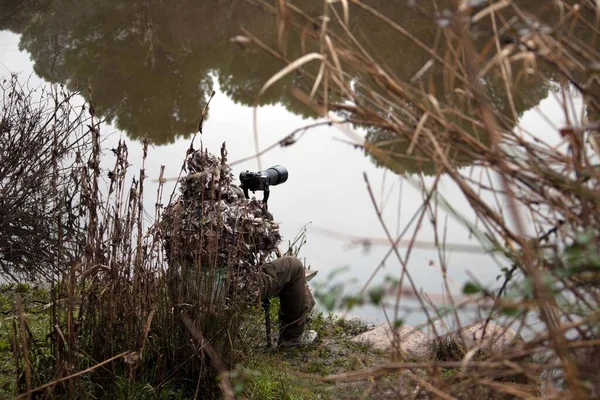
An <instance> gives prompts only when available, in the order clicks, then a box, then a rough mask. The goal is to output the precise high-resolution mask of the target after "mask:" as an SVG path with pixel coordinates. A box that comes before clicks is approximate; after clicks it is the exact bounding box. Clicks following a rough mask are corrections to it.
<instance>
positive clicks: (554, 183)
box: [242, 0, 600, 398]
mask: <svg viewBox="0 0 600 400" xmlns="http://www.w3.org/2000/svg"><path fill="white" fill-rule="evenodd" d="M249 1H250V0H249ZM250 2H251V3H254V4H258V5H260V6H261V7H262V8H263V9H265V10H267V12H271V13H272V14H273V15H275V16H277V19H276V21H277V23H278V24H279V25H280V26H279V29H278V32H279V37H278V38H277V39H278V40H277V43H279V44H280V46H284V44H285V43H288V37H287V36H286V35H289V32H290V31H296V32H297V33H298V36H299V37H301V40H302V46H303V47H302V48H303V49H305V51H306V52H305V54H304V55H302V56H301V57H300V58H298V59H295V60H288V59H287V58H286V53H285V51H284V50H285V49H284V47H280V48H270V47H268V46H267V45H266V44H265V43H267V42H271V40H270V39H272V38H259V37H256V36H254V35H253V34H252V32H250V31H248V30H245V29H244V28H243V27H242V32H243V33H244V34H245V35H246V36H247V37H248V38H249V40H251V41H252V42H254V44H255V45H257V46H259V47H261V48H263V49H264V50H265V51H268V52H269V53H270V54H272V55H273V56H274V57H276V58H278V59H280V60H281V61H282V62H283V63H284V65H285V66H284V67H283V68H282V70H281V71H280V72H279V73H278V74H276V75H275V76H273V78H272V79H270V80H269V81H268V82H266V83H265V86H264V87H263V89H262V90H261V92H260V94H262V93H264V92H265V91H266V90H267V89H268V87H270V86H271V85H273V84H274V83H275V82H276V81H277V80H279V79H281V78H282V77H283V76H285V75H287V74H290V73H296V74H298V75H300V76H301V77H303V79H304V83H305V86H306V87H311V88H312V90H310V92H305V91H302V90H301V89H293V90H292V95H294V96H295V97H296V98H297V99H298V100H300V101H302V102H304V103H305V104H306V105H308V106H310V107H311V108H312V109H313V110H314V112H315V113H316V114H318V115H319V116H320V117H322V118H323V119H325V121H328V122H331V123H333V124H335V125H337V126H338V127H339V128H340V129H342V130H344V132H346V133H348V134H349V136H350V138H352V139H353V140H354V142H353V143H352V145H354V146H361V147H363V148H364V150H365V152H367V153H368V154H369V155H371V156H372V157H373V158H374V159H376V160H377V161H378V162H379V163H380V164H382V165H386V166H389V167H390V169H393V170H396V171H398V168H397V166H398V164H400V165H401V164H402V162H406V163H413V164H414V163H416V165H417V168H416V169H417V170H419V171H422V172H427V173H428V174H430V175H431V174H432V175H433V177H434V179H433V183H431V184H429V183H426V181H425V178H424V176H423V175H420V174H417V175H416V176H411V175H409V174H405V175H404V178H405V181H407V182H409V183H411V184H413V185H414V186H415V187H417V188H419V189H420V190H421V191H422V197H423V204H422V206H421V207H420V209H419V211H418V213H417V215H415V218H414V220H415V221H416V224H417V225H421V224H424V223H427V221H430V223H431V224H432V225H433V228H434V231H435V232H436V238H435V242H436V243H439V244H440V246H439V247H438V250H439V265H440V266H441V267H440V268H441V272H442V273H444V276H445V273H446V271H447V268H448V266H447V265H446V263H445V260H446V256H445V249H444V246H443V243H444V242H445V236H444V229H445V228H444V224H443V220H442V219H441V217H440V214H441V213H442V212H446V213H448V214H449V215H450V216H452V217H455V218H456V219H457V220H458V221H460V222H461V223H463V224H464V225H465V226H467V227H468V228H469V229H470V230H472V231H473V233H474V234H475V236H476V237H477V238H478V239H479V240H480V241H481V244H482V245H483V246H484V247H485V248H488V249H490V250H492V251H494V252H497V253H499V254H501V255H502V256H503V258H504V260H508V261H507V264H508V267H507V268H506V270H505V271H504V273H505V279H504V283H503V284H501V285H500V286H498V287H494V288H483V287H480V286H478V284H477V283H476V282H475V283H473V284H472V285H470V286H469V287H468V288H466V292H467V294H469V295H471V298H470V299H469V300H467V301H463V302H462V303H460V304H459V303H458V302H456V301H454V300H452V299H451V300H450V302H451V304H452V306H453V308H454V311H452V312H451V314H450V315H452V316H454V319H455V321H454V322H455V323H456V325H457V326H459V327H460V326H461V325H462V324H461V320H460V318H459V317H458V313H456V310H457V309H460V308H462V307H468V306H475V307H476V308H478V309H479V313H480V315H482V319H483V321H485V324H486V325H487V323H488V322H487V321H490V320H497V319H499V318H502V317H503V318H504V319H508V320H509V322H511V323H512V326H513V327H517V330H523V329H526V328H528V327H530V324H531V321H533V320H540V321H542V322H543V325H544V328H543V329H541V330H540V329H539V328H538V329H537V332H538V334H537V335H536V336H535V337H534V339H533V340H532V341H531V342H530V343H528V344H527V345H525V347H524V348H523V349H521V350H519V351H515V352H513V353H505V354H501V355H499V356H498V355H497V356H495V358H493V359H491V360H489V361H487V362H486V361H481V362H479V363H470V364H469V374H468V375H469V378H468V379H466V378H465V377H464V375H461V379H459V380H458V381H455V382H453V384H452V385H449V386H448V385H446V384H442V383H440V382H442V380H440V374H441V371H442V368H440V367H436V363H432V364H430V366H431V368H428V369H426V371H427V376H426V377H425V378H424V379H425V381H426V383H420V385H421V387H422V388H423V389H424V390H423V392H424V393H425V392H427V393H429V394H430V395H431V396H433V397H436V396H442V394H441V393H445V394H444V395H443V396H442V397H447V398H449V397H452V396H457V397H461V396H462V395H461V393H462V394H464V393H469V391H468V390H467V389H466V388H474V387H486V388H488V389H489V390H490V391H492V392H499V393H504V394H505V395H507V396H509V397H523V398H525V397H530V396H538V395H542V394H543V395H545V396H552V395H553V393H554V394H556V390H563V389H564V388H562V387H558V388H555V387H553V384H552V383H548V384H547V385H546V388H545V389H543V390H542V389H540V388H541V387H542V386H543V385H542V383H541V376H542V375H543V374H542V372H543V371H542V370H544V368H546V373H550V374H551V375H552V374H558V375H562V376H564V387H565V388H567V389H564V390H566V391H567V394H568V395H570V396H572V397H573V398H591V397H594V396H597V395H599V394H600V392H599V390H600V386H599V385H600V382H599V381H598V379H597V377H596V376H595V375H594V374H593V373H590V371H597V368H598V363H597V359H596V358H595V357H594V356H593V354H595V353H596V352H597V348H598V318H599V317H600V314H599V313H598V311H597V310H598V294H599V293H598V285H599V283H600V281H599V276H600V275H599V274H598V268H599V266H600V263H599V260H600V258H598V256H599V255H600V254H599V253H598V251H597V248H598V241H599V234H600V224H599V222H600V221H599V220H598V216H600V202H599V201H598V199H599V198H600V197H599V196H600V192H598V187H600V186H599V184H600V171H599V169H598V168H597V165H598V155H599V152H600V147H599V146H598V140H597V134H598V126H599V125H598V124H599V123H598V119H597V118H598V110H599V106H600V102H599V97H598V96H599V92H598V82H597V71H598V68H597V67H598V63H599V62H600V53H599V51H598V49H599V47H598V39H599V37H598V33H599V26H598V18H597V16H598V15H599V12H600V11H599V10H598V9H597V4H596V3H595V2H592V1H584V2H581V3H578V4H574V3H573V2H568V1H556V2H552V3H550V2H547V4H545V5H544V7H541V8H537V9H536V8H535V7H533V8H532V7H530V8H528V4H527V2H524V3H523V4H521V3H520V2H515V1H510V0H509V1H483V2H466V1H465V2H442V1H440V2H435V1H434V2H414V4H413V2H406V3H402V4H398V5H397V6H398V7H413V8H414V9H415V10H416V11H417V12H418V13H420V15H422V17H423V20H424V23H426V24H431V26H437V34H436V35H435V38H436V39H435V43H424V42H422V41H421V40H420V39H419V37H418V35H417V34H413V33H412V32H411V31H410V29H409V28H406V27H404V26H402V25H400V24H398V23H396V22H395V21H393V20H390V19H389V18H388V17H387V16H386V15H385V14H384V13H383V12H380V11H379V9H378V8H377V7H376V6H371V5H370V4H373V2H367V1H361V0H340V1H325V2H324V6H323V9H322V13H321V15H320V16H319V18H315V16H314V15H312V16H309V13H307V12H304V11H303V7H302V5H301V3H295V2H294V3H292V2H277V3H276V6H273V5H271V4H269V3H268V2H265V1H260V0H252V1H250ZM380 5H381V4H380ZM313 14H314V13H313ZM367 19H368V20H369V21H370V25H369V24H367V23H365V26H366V27H367V28H369V27H373V26H377V28H378V29H380V30H384V29H387V30H388V33H389V31H391V32H392V33H393V35H396V37H397V38H398V39H400V38H401V39H402V40H403V41H402V43H405V42H406V41H408V42H409V43H410V46H411V47H412V48H414V49H416V50H415V51H419V52H421V53H424V54H426V55H427V61H426V62H425V63H424V64H423V65H421V66H419V68H416V69H415V70H414V75H413V76H412V78H411V79H402V78H399V77H398V76H397V75H396V74H395V71H394V70H393V69H391V68H390V67H389V66H388V65H387V64H386V59H385V58H383V57H380V54H374V53H372V52H371V51H370V48H371V47H370V46H369V44H368V42H366V39H364V36H363V35H361V31H360V29H361V28H360V25H361V21H365V20H367ZM475 31H477V32H478V34H477V35H475ZM393 35H392V34H388V35H387V36H385V37H387V38H393V37H394V36H393ZM290 37H291V36H290ZM389 45H390V46H395V45H396V44H395V43H393V42H392V41H391V42H390V43H389ZM407 62H408V60H407ZM532 80H533V81H539V82H546V83H548V82H552V87H553V89H552V90H551V91H550V95H551V96H553V97H555V98H556V99H557V101H558V102H559V104H561V105H562V108H563V112H564V119H565V123H564V125H562V126H558V127H555V128H554V129H548V130H545V131H541V132H528V131H526V130H525V129H524V128H523V127H522V126H521V125H520V122H519V119H520V116H521V114H522V112H523V111H524V110H523V108H522V106H519V105H520V104H523V103H526V100H523V99H522V98H521V97H523V96H526V95H527V93H526V92H524V91H520V90H519V88H520V87H521V86H523V85H528V84H529V85H531V84H532V83H531V82H532ZM260 94H259V95H260ZM578 101H579V102H582V103H583V105H582V106H576V105H575V104H576V103H577V102H578ZM347 122H349V123H350V124H352V125H349V124H348V123H347ZM351 126H355V127H359V128H362V129H364V130H366V131H367V132H368V135H367V140H366V141H365V140H362V137H360V135H358V134H357V133H354V132H353V131H352V128H351ZM376 134H377V135H379V136H380V137H384V138H385V140H379V141H375V142H373V141H370V140H369V137H370V136H369V135H376ZM255 135H257V136H256V137H258V132H255ZM286 139H289V138H286ZM292 139H293V138H292ZM292 142H293V141H292ZM257 143H258V139H257ZM281 144H282V145H286V144H288V143H287V142H286V140H283V141H282V142H281ZM257 153H258V148H257ZM468 164H470V165H471V166H470V167H469V168H459V166H461V165H468ZM400 172H402V171H400ZM442 177H444V179H449V180H451V181H452V182H453V183H454V184H456V186H457V187H458V188H459V189H460V191H461V192H462V194H463V195H464V196H465V198H466V199H467V201H468V203H469V205H470V207H471V208H472V210H474V212H475V214H476V220H475V221H467V220H465V219H463V218H462V216H461V215H460V213H459V212H457V211H456V210H454V208H453V207H452V206H451V204H450V203H449V201H447V200H446V199H444V197H443V194H442V193H441V191H440V190H438V189H439V187H438V185H439V183H440V181H441V178H442ZM365 180H366V184H367V188H368V190H369V193H370V195H371V198H372V200H373V206H374V207H375V208H376V211H377V212H378V214H379V215H380V216H381V213H382V210H380V209H379V208H378V201H377V200H376V198H375V195H374V194H373V191H372V189H371V185H370V183H369V181H368V178H367V177H366V176H365ZM501 204H503V206H501ZM380 223H381V225H382V228H383V229H384V231H385V233H386V235H387V238H388V240H389V244H390V245H391V246H390V252H391V253H392V255H393V256H395V257H396V258H397V260H398V262H399V263H400V264H401V265H402V266H403V268H402V272H401V274H400V276H398V277H397V278H398V279H397V282H398V283H397V284H398V288H399V289H400V290H395V293H397V296H396V299H395V300H396V305H399V304H400V303H401V302H403V301H405V300H407V299H408V300H417V301H418V302H419V304H420V305H421V308H422V312H423V313H425V314H426V315H427V318H428V321H429V322H428V323H429V324H430V325H431V326H432V328H433V329H435V326H434V321H435V320H436V319H438V318H439V317H440V316H439V315H432V314H431V311H430V310H431V308H430V307H428V306H429V301H428V299H427V298H426V297H425V296H423V295H422V294H419V290H418V288H417V287H416V285H415V283H414V281H413V278H412V276H411V273H410V272H409V268H407V267H408V265H410V255H411V248H412V246H410V245H409V246H408V248H407V249H405V250H402V252H401V251H400V249H399V248H398V247H397V246H395V243H396V242H397V241H399V240H404V241H406V240H408V241H409V242H410V241H411V240H412V241H415V240H416V237H412V238H406V237H396V236H395V235H392V233H391V231H390V229H389V228H388V226H386V223H385V221H384V220H383V218H380ZM415 232H416V230H415ZM415 235H416V233H415ZM505 265H506V264H505ZM406 285H408V286H410V288H409V290H405V289H404V286H406ZM446 286H447V287H446V289H448V292H450V287H449V285H448V283H446ZM509 291H510V292H511V297H507V296H506V294H507V292H509ZM406 293H408V294H406ZM395 317H396V316H390V319H391V320H393V319H394V318H395ZM540 354H545V356H546V357H548V358H547V360H550V359H551V360H552V363H553V364H554V365H553V366H552V368H554V370H553V371H552V372H549V368H550V361H547V362H545V363H542V364H541V365H538V366H537V367H536V368H534V369H532V368H530V367H529V366H528V365H526V362H530V361H531V359H532V358H531V357H540ZM457 357H458V359H459V360H461V359H462V361H463V362H467V361H468V357H467V355H465V354H462V355H459V356H457ZM469 357H471V356H469ZM544 364H545V365H544ZM463 366H464V365H463ZM382 368H384V370H385V371H386V372H389V371H392V370H393V371H397V370H401V369H406V368H410V366H407V365H406V364H402V365H389V366H386V367H382ZM486 368H487V369H486ZM489 368H493V370H494V373H493V374H491V373H490V372H489ZM515 373H519V374H521V375H522V374H523V373H525V375H527V376H528V378H529V383H530V384H523V385H520V386H519V385H518V384H517V383H515V382H509V383H507V382H503V381H502V380H498V379H499V378H500V377H501V376H505V377H509V376H512V375H514V374H515ZM373 374H374V372H373V371H365V372H364V375H363V377H364V376H369V375H373ZM357 376H359V375H358V374H357ZM492 376H493V377H494V379H495V380H491V377H492ZM332 379H335V377H332ZM465 379H466V380H465ZM440 390H441V391H442V392H440ZM469 390H470V389H469ZM419 393H421V391H419ZM474 393H475V392H473V393H472V394H473V396H475V394H474ZM480 395H481V393H479V394H478V395H477V396H480ZM416 397H418V396H416ZM463 397H464V396H463Z"/></svg>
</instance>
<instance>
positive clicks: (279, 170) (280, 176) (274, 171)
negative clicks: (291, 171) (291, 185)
mask: <svg viewBox="0 0 600 400" xmlns="http://www.w3.org/2000/svg"><path fill="white" fill-rule="evenodd" d="M263 174H264V175H265V176H266V177H267V179H268V180H269V185H272V186H275V185H279V184H281V183H284V182H285V181H287V179H288V171H287V169H285V168H284V167H283V166H281V165H275V166H273V167H271V168H268V169H266V170H265V171H263Z"/></svg>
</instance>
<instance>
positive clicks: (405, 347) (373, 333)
mask: <svg viewBox="0 0 600 400" xmlns="http://www.w3.org/2000/svg"><path fill="white" fill-rule="evenodd" d="M396 333H397V335H394V333H393V331H392V329H391V327H390V324H388V323H384V324H381V325H378V326H376V327H375V328H373V329H371V330H370V331H367V332H364V333H361V334H360V335H358V336H355V337H354V338H352V341H354V342H357V343H369V344H371V345H372V346H373V347H374V348H376V349H379V350H388V349H397V348H399V349H400V351H401V352H402V353H404V354H405V355H407V356H408V357H411V358H414V359H416V360H417V361H425V360H429V359H430V358H431V356H432V351H431V349H432V346H431V338H430V337H429V336H428V335H426V334H425V333H423V332H421V331H420V330H418V329H417V328H415V327H412V326H410V325H403V326H401V327H399V328H397V329H396Z"/></svg>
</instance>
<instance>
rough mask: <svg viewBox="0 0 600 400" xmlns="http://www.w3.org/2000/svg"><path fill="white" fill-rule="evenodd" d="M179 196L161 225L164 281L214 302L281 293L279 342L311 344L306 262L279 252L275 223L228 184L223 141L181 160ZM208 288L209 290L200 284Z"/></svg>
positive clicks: (247, 301) (251, 300)
mask: <svg viewBox="0 0 600 400" xmlns="http://www.w3.org/2000/svg"><path fill="white" fill-rule="evenodd" d="M186 167H187V171H188V175H187V176H186V177H184V178H183V179H182V180H181V187H180V196H179V198H178V199H177V200H176V201H174V202H173V203H171V204H170V205H169V206H167V208H166V209H165V212H164V214H163V220H162V226H163V231H164V232H165V251H166V254H167V258H168V260H169V276H170V279H174V280H178V281H179V282H180V283H181V284H183V286H185V287H186V292H187V293H191V292H190V291H193V292H194V294H195V295H198V294H203V293H204V294H205V293H210V294H209V295H203V296H204V297H203V298H202V299H200V300H199V301H203V302H208V303H210V304H215V305H216V306H217V307H230V306H232V305H235V306H251V305H252V304H257V303H258V302H263V303H264V302H268V300H269V299H271V298H272V297H279V299H280V309H279V339H278V344H279V345H281V346H285V347H287V346H295V345H301V344H307V343H311V342H313V341H314V340H315V339H316V332H314V331H306V330H305V326H306V322H307V319H308V316H309V314H310V312H311V311H312V308H313V307H314V304H315V303H314V300H313V298H312V295H311V293H310V290H309V289H308V285H307V282H306V277H305V270H304V266H303V265H302V263H301V261H300V260H298V259H297V258H295V257H290V256H282V257H279V258H277V256H278V255H280V252H279V248H278V245H279V243H280V242H281V235H280V233H279V225H278V224H277V223H276V222H274V220H273V216H272V215H271V214H270V213H269V212H268V211H267V210H266V207H264V206H263V204H262V202H260V201H258V200H256V199H255V198H252V199H250V200H248V199H246V197H245V196H244V193H243V191H242V189H240V187H238V186H236V185H234V184H233V174H232V173H231V168H230V167H229V166H228V165H227V152H226V149H225V145H224V144H223V147H222V148H221V157H220V158H218V157H216V156H214V155H212V154H209V153H208V151H206V150H198V151H194V152H192V153H191V154H189V155H188V157H187V159H186ZM207 286H208V287H209V290H206V288H207Z"/></svg>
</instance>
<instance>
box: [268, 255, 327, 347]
mask: <svg viewBox="0 0 600 400" xmlns="http://www.w3.org/2000/svg"><path fill="white" fill-rule="evenodd" d="M262 271H263V274H262V282H263V285H262V286H263V287H262V292H261V300H262V301H263V302H265V301H267V300H270V299H271V298H272V297H279V303H280V306H279V341H280V342H281V341H284V340H291V339H294V338H297V337H298V336H300V335H301V334H302V332H304V327H305V326H306V322H307V321H306V320H307V318H308V316H309V314H310V312H311V310H312V308H313V307H314V305H315V301H314V299H313V297H312V294H311V293H310V290H309V288H308V285H307V283H306V277H305V276H304V266H303V265H302V262H301V261H300V260H299V259H297V258H295V257H281V258H278V259H276V260H274V261H272V262H269V263H266V264H265V265H263V267H262Z"/></svg>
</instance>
